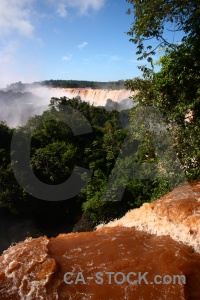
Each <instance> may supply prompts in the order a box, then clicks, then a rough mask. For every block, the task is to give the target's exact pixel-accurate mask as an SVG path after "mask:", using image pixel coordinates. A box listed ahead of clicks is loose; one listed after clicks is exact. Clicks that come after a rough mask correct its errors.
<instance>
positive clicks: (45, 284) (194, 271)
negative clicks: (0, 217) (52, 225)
mask: <svg viewBox="0 0 200 300" xmlns="http://www.w3.org/2000/svg"><path fill="white" fill-rule="evenodd" d="M199 209H200V182H198V183H196V184H193V185H189V184H186V185H184V186H181V187H180V188H177V189H175V190H173V191H172V192H171V193H168V194H167V195H166V196H164V197H162V198H160V199H158V200H157V201H155V202H153V203H150V204H145V205H143V206H142V207H141V208H139V209H136V210H132V211H130V212H128V213H127V214H126V216H124V217H123V218H122V219H120V220H118V221H114V222H110V223H109V224H107V225H104V226H99V228H98V229H97V230H96V231H94V232H89V233H87V232H86V233H70V234H62V235H59V236H58V237H56V238H51V239H47V238H46V237H40V238H38V239H27V240H26V241H24V242H22V243H19V244H17V245H16V246H13V247H11V248H9V249H8V250H7V251H5V252H4V254H3V255H2V256H1V257H0V299H9V300H11V299H15V300H18V299H30V300H31V299H49V300H54V299H59V300H64V299H77V300H78V299H80V300H81V299H92V300H93V299H96V300H97V299H98V300H99V299H120V300H121V299H128V300H129V299H145V300H146V299H171V300H174V299H195V300H197V299H198V300H199V299H200V286H199V282H200V248H199V242H200V239H199V233H200V211H199ZM170 235H171V237H170ZM178 241H179V242H178ZM180 241H182V242H180ZM191 245H192V246H191ZM198 252H199V253H198ZM67 272H68V274H66V273H67ZM98 272H99V273H98ZM111 272H112V273H111ZM156 275H159V276H160V277H159V278H157V280H155V276H156ZM165 276H167V277H165ZM177 276H183V277H181V280H180V281H177V280H178V279H177ZM175 277H176V279H177V280H175V279H174V278H175ZM164 278H165V279H166V278H167V279H168V281H167V280H166V281H165V280H164ZM170 278H171V283H170V282H169V281H170ZM172 278H173V280H172ZM174 280H175V281H174ZM161 281H162V283H161Z"/></svg>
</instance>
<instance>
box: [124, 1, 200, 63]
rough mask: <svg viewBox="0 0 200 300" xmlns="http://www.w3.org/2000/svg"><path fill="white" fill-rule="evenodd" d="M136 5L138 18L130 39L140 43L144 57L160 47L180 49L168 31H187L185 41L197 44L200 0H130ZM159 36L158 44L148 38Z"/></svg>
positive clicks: (138, 45)
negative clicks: (168, 34)
mask: <svg viewBox="0 0 200 300" xmlns="http://www.w3.org/2000/svg"><path fill="white" fill-rule="evenodd" d="M126 1H127V2H128V3H130V4H131V5H132V10H131V9H129V10H128V11H127V13H129V14H130V13H131V12H133V13H134V22H133V23H132V27H131V28H130V30H129V31H128V35H129V36H131V39H130V41H131V42H133V43H135V44H137V47H138V52H137V54H139V55H141V57H140V59H142V58H145V57H147V56H148V55H151V54H155V50H156V49H157V48H158V47H161V46H162V47H163V46H164V47H166V46H167V47H169V48H173V49H176V47H177V46H178V45H177V44H174V42H173V41H170V40H168V39H167V38H166V31H171V32H175V31H183V32H184V37H183V38H182V43H185V42H186V43H188V44H190V45H193V46H194V47H196V50H198V49H197V48H198V47H197V46H198V43H197V41H199V35H200V2H199V0H192V1H190V0H189V1H188V0H167V1H166V0H155V1H148V0H126ZM152 39H156V40H157V41H158V45H156V46H155V48H153V47H152V45H148V44H147V41H151V40H152Z"/></svg>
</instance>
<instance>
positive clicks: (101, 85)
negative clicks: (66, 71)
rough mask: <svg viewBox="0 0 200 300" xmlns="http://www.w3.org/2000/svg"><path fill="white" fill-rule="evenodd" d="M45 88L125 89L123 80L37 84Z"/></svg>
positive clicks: (42, 82)
mask: <svg viewBox="0 0 200 300" xmlns="http://www.w3.org/2000/svg"><path fill="white" fill-rule="evenodd" d="M39 83H40V84H42V85H45V86H51V87H55V88H93V89H111V90H120V89H125V85H124V80H118V81H109V82H97V81H86V80H53V79H51V80H45V81H41V82H39Z"/></svg>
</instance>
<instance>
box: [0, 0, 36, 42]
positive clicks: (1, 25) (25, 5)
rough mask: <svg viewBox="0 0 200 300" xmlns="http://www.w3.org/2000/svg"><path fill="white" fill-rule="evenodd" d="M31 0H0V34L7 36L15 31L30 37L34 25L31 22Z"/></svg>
mask: <svg viewBox="0 0 200 300" xmlns="http://www.w3.org/2000/svg"><path fill="white" fill-rule="evenodd" d="M32 2H33V0H9V1H8V0H1V1H0V35H1V36H7V35H9V34H10V33H12V32H13V31H14V32H17V33H19V34H20V35H23V36H27V37H31V36H32V34H33V31H34V26H33V25H32V23H31V20H30V15H31V4H32Z"/></svg>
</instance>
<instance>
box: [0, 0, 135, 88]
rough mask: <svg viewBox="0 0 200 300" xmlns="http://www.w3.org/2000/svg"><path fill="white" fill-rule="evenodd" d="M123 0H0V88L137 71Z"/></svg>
mask: <svg viewBox="0 0 200 300" xmlns="http://www.w3.org/2000/svg"><path fill="white" fill-rule="evenodd" d="M129 7H130V5H129V4H128V3H127V2H126V1H125V0H57V1H54V0H0V68H1V76H0V87H5V86H6V85H7V84H9V83H12V82H16V81H22V82H33V81H40V80H46V79H47V80H48V79H67V80H69V79H74V80H75V79H76V80H94V81H110V80H113V81H114V80H120V79H124V80H125V79H129V78H133V77H136V76H138V75H140V71H139V70H138V68H137V66H138V65H139V64H141V62H138V61H137V58H136V55H135V52H136V46H135V45H134V44H132V43H130V42H129V37H128V35H127V34H126V33H125V32H126V31H128V30H129V28H130V27H131V23H132V21H133V15H127V14H126V11H127V9H128V8H129Z"/></svg>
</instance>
